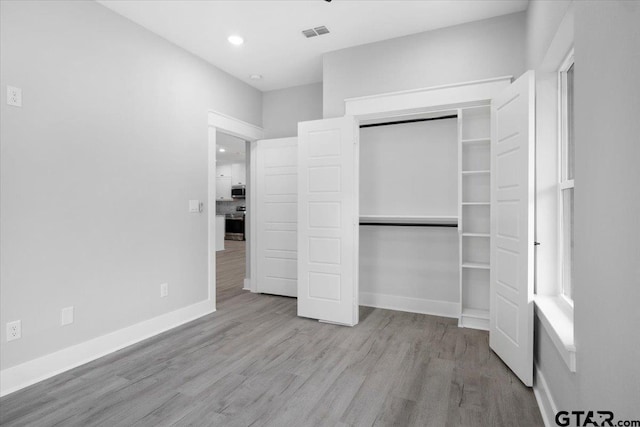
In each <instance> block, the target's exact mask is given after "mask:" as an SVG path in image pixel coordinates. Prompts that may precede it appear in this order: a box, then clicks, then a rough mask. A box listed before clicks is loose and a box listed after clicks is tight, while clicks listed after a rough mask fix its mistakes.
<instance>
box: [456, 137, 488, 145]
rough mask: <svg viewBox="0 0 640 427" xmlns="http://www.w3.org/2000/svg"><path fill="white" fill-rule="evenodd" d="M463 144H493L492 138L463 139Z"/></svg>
mask: <svg viewBox="0 0 640 427" xmlns="http://www.w3.org/2000/svg"><path fill="white" fill-rule="evenodd" d="M461 142H462V143H463V144H489V143H490V142H491V138H490V137H487V138H471V139H462V140H461Z"/></svg>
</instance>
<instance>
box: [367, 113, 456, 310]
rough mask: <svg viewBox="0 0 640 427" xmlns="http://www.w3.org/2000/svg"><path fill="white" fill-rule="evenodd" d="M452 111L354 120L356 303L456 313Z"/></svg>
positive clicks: (454, 118) (396, 308)
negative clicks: (357, 123)
mask: <svg viewBox="0 0 640 427" xmlns="http://www.w3.org/2000/svg"><path fill="white" fill-rule="evenodd" d="M458 133H459V123H458V111H457V110H452V111H440V112H436V113H426V114H425V113H423V114H414V115H411V116H403V117H402V118H388V117H387V118H384V119H377V120H369V121H364V122H361V123H360V143H359V166H360V168H359V206H360V207H359V216H360V219H359V223H360V227H359V288H360V289H359V303H360V305H364V306H372V307H379V308H388V309H394V310H400V311H409V312H416V313H425V314H435V315H441V316H447V317H457V316H458V307H459V301H460V289H459V259H460V253H459V252H460V251H459V236H458V232H457V230H458V219H459V218H458V177H459V174H458Z"/></svg>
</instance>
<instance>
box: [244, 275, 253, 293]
mask: <svg viewBox="0 0 640 427" xmlns="http://www.w3.org/2000/svg"><path fill="white" fill-rule="evenodd" d="M242 289H244V290H245V291H252V289H251V279H247V278H245V279H244V284H243V288H242Z"/></svg>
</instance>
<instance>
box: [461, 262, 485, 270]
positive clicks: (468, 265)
mask: <svg viewBox="0 0 640 427" xmlns="http://www.w3.org/2000/svg"><path fill="white" fill-rule="evenodd" d="M462 268H476V269H480V270H489V269H490V266H489V263H484V262H463V263H462Z"/></svg>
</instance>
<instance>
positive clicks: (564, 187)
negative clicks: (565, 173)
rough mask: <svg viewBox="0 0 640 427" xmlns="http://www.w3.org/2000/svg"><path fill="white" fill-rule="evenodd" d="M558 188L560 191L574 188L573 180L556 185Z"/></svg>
mask: <svg viewBox="0 0 640 427" xmlns="http://www.w3.org/2000/svg"><path fill="white" fill-rule="evenodd" d="M558 188H559V189H560V191H563V190H568V189H570V188H575V182H574V180H573V179H569V180H567V181H562V182H560V184H558Z"/></svg>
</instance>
